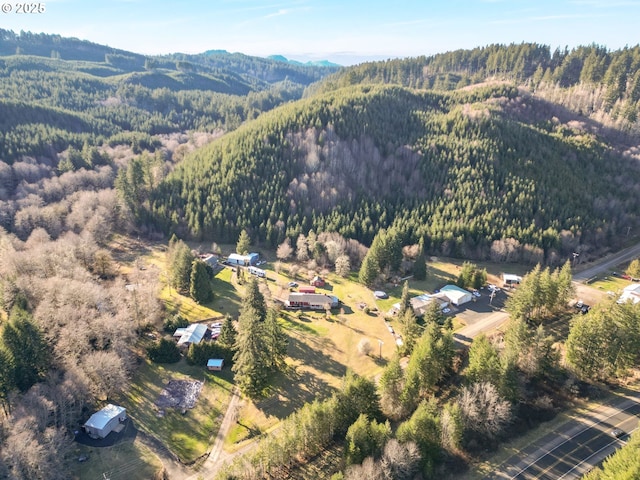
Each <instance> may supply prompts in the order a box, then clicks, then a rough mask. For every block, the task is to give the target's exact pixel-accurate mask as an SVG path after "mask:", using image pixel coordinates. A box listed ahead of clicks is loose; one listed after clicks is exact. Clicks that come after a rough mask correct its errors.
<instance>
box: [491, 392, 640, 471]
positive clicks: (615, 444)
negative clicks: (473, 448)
mask: <svg viewBox="0 0 640 480" xmlns="http://www.w3.org/2000/svg"><path fill="white" fill-rule="evenodd" d="M639 414H640V392H634V391H627V392H626V394H625V395H624V396H620V397H617V398H616V399H615V400H614V401H613V403H611V404H609V405H600V406H598V407H597V408H594V409H592V410H591V411H589V412H587V413H585V414H583V415H581V416H579V417H576V418H574V419H573V420H571V421H569V422H566V423H565V424H564V425H561V426H560V427H558V429H556V430H555V431H553V432H551V433H549V434H547V435H545V436H544V437H542V438H541V439H539V440H538V441H537V442H536V443H535V444H532V445H531V446H530V447H528V448H527V449H525V450H523V451H522V452H520V453H519V454H517V455H514V456H513V457H511V458H510V459H509V460H507V461H506V462H505V463H503V464H502V465H501V466H500V468H499V469H498V471H496V472H494V473H493V474H491V475H489V476H487V477H485V478H486V479H509V480H533V479H541V480H547V479H548V480H559V479H565V480H569V479H576V478H580V477H581V476H582V475H584V473H586V472H587V471H589V470H590V469H591V468H592V467H593V466H595V465H597V464H599V463H600V462H601V461H602V460H603V459H604V458H605V457H606V456H608V455H610V454H611V453H613V452H614V451H615V450H616V449H617V448H619V447H621V446H623V445H624V443H625V441H626V440H627V439H628V436H629V435H628V434H629V433H630V432H632V431H633V430H635V429H636V428H638V415H639ZM614 428H619V429H621V430H622V431H624V432H626V435H624V436H623V437H622V438H620V439H616V438H614V437H613V436H612V435H611V431H612V430H613V429H614Z"/></svg>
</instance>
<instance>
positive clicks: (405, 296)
mask: <svg viewBox="0 0 640 480" xmlns="http://www.w3.org/2000/svg"><path fill="white" fill-rule="evenodd" d="M409 309H411V299H410V298H409V281H408V280H405V281H404V285H403V286H402V295H401V296H400V309H399V310H398V316H399V317H401V316H403V315H404V313H405V312H406V311H407V310H409Z"/></svg>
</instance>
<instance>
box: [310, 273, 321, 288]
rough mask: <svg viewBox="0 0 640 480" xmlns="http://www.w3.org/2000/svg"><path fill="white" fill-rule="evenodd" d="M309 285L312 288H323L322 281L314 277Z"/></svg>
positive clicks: (318, 277)
mask: <svg viewBox="0 0 640 480" xmlns="http://www.w3.org/2000/svg"><path fill="white" fill-rule="evenodd" d="M309 284H310V285H313V286H314V287H324V279H323V278H322V277H320V276H318V275H316V276H315V277H313V280H311V281H310V282H309Z"/></svg>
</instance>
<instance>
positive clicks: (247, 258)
mask: <svg viewBox="0 0 640 480" xmlns="http://www.w3.org/2000/svg"><path fill="white" fill-rule="evenodd" d="M258 260H260V255H258V254H257V253H248V254H246V255H240V254H239V253H232V254H231V255H229V256H228V257H227V263H228V264H229V265H240V266H242V267H248V266H249V265H257V263H258Z"/></svg>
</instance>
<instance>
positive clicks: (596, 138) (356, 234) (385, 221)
mask: <svg viewBox="0 0 640 480" xmlns="http://www.w3.org/2000/svg"><path fill="white" fill-rule="evenodd" d="M620 138H624V139H625V140H626V141H633V139H634V137H633V135H630V134H629V135H627V134H622V133H620V132H619V131H618V130H608V129H606V128H604V127H603V126H602V125H601V124H599V123H597V122H595V121H593V120H590V119H588V118H586V117H579V116H578V115H576V114H574V113H573V112H571V111H570V110H568V109H565V108H562V107H559V106H558V105H554V104H552V103H550V102H549V101H547V100H544V99H541V98H538V97H535V96H533V95H531V94H530V93H528V92H527V91H526V90H524V89H519V88H517V87H515V86H512V85H509V84H505V83H501V84H495V85H489V86H486V85H485V86H478V87H475V88H466V89H462V90H457V91H451V92H435V91H424V90H416V89H410V88H406V87H401V86H389V85H355V86H351V87H347V88H341V89H335V90H331V89H329V90H328V91H325V92H324V93H320V94H317V95H315V96H312V97H310V98H307V99H305V100H301V101H298V102H296V103H293V104H288V105H285V106H282V107H279V108H277V109H275V110H273V111H271V112H268V113H266V114H264V115H262V116H261V117H260V118H258V119H257V120H254V121H252V122H250V123H248V124H245V125H244V126H242V127H241V128H239V129H238V130H236V131H235V132H232V133H231V134H229V135H227V136H225V137H223V138H222V139H219V140H217V141H215V142H213V143H212V144H210V145H208V146H206V147H204V148H203V149H202V150H199V151H197V152H195V153H194V154H193V155H192V156H191V157H190V158H188V159H187V160H185V161H184V162H183V163H182V164H181V165H179V167H178V168H177V169H176V171H175V172H174V173H173V174H171V175H170V176H169V177H168V178H167V179H166V180H165V181H164V182H163V183H162V184H161V185H160V187H159V188H158V189H157V190H156V191H155V192H154V194H152V195H151V197H150V199H149V203H148V208H150V209H151V211H152V213H153V215H154V220H155V222H157V224H160V225H162V226H163V227H165V228H166V229H167V230H174V231H177V232H179V233H180V234H189V235H191V236H193V237H199V238H211V239H215V240H216V241H223V242H231V241H234V240H235V239H236V238H237V235H238V232H239V231H240V229H242V228H247V229H248V230H249V231H250V233H251V234H252V236H253V238H254V240H256V241H258V242H260V241H261V242H266V243H269V244H272V245H276V244H278V243H279V242H281V241H283V239H284V238H285V237H291V238H295V237H296V236H297V235H298V234H299V233H301V232H306V231H308V230H309V229H314V230H315V231H332V230H333V231H338V232H340V233H341V234H343V235H345V236H348V237H352V238H356V239H358V240H360V241H363V242H365V243H368V242H370V241H371V240H372V238H373V236H374V235H375V233H376V232H377V230H378V229H380V228H383V227H391V226H393V227H396V228H397V229H398V230H399V231H400V232H401V234H402V235H404V236H405V240H406V241H407V242H415V241H418V240H419V239H420V238H422V239H424V241H425V246H426V248H427V250H428V251H429V252H431V253H433V254H446V255H460V256H468V257H475V258H489V257H491V258H494V259H496V260H524V261H531V262H536V261H549V262H556V261H559V260H560V259H564V258H566V256H567V254H570V253H571V252H572V251H574V250H575V249H580V250H581V251H582V252H585V256H587V255H588V253H589V252H593V253H595V252H598V251H601V250H604V249H608V248H611V247H616V246H617V242H618V241H619V240H620V238H621V234H622V233H627V229H628V227H631V228H632V229H634V230H635V229H636V228H637V227H638V222H639V219H640V218H639V211H638V208H639V207H638V205H639V202H638V199H639V198H640V186H639V184H638V181H639V180H640V166H639V162H638V158H637V155H634V154H633V153H634V152H636V153H637V151H636V150H634V149H631V150H628V151H627V152H626V153H623V152H622V151H621V150H620V149H621V143H620Z"/></svg>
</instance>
